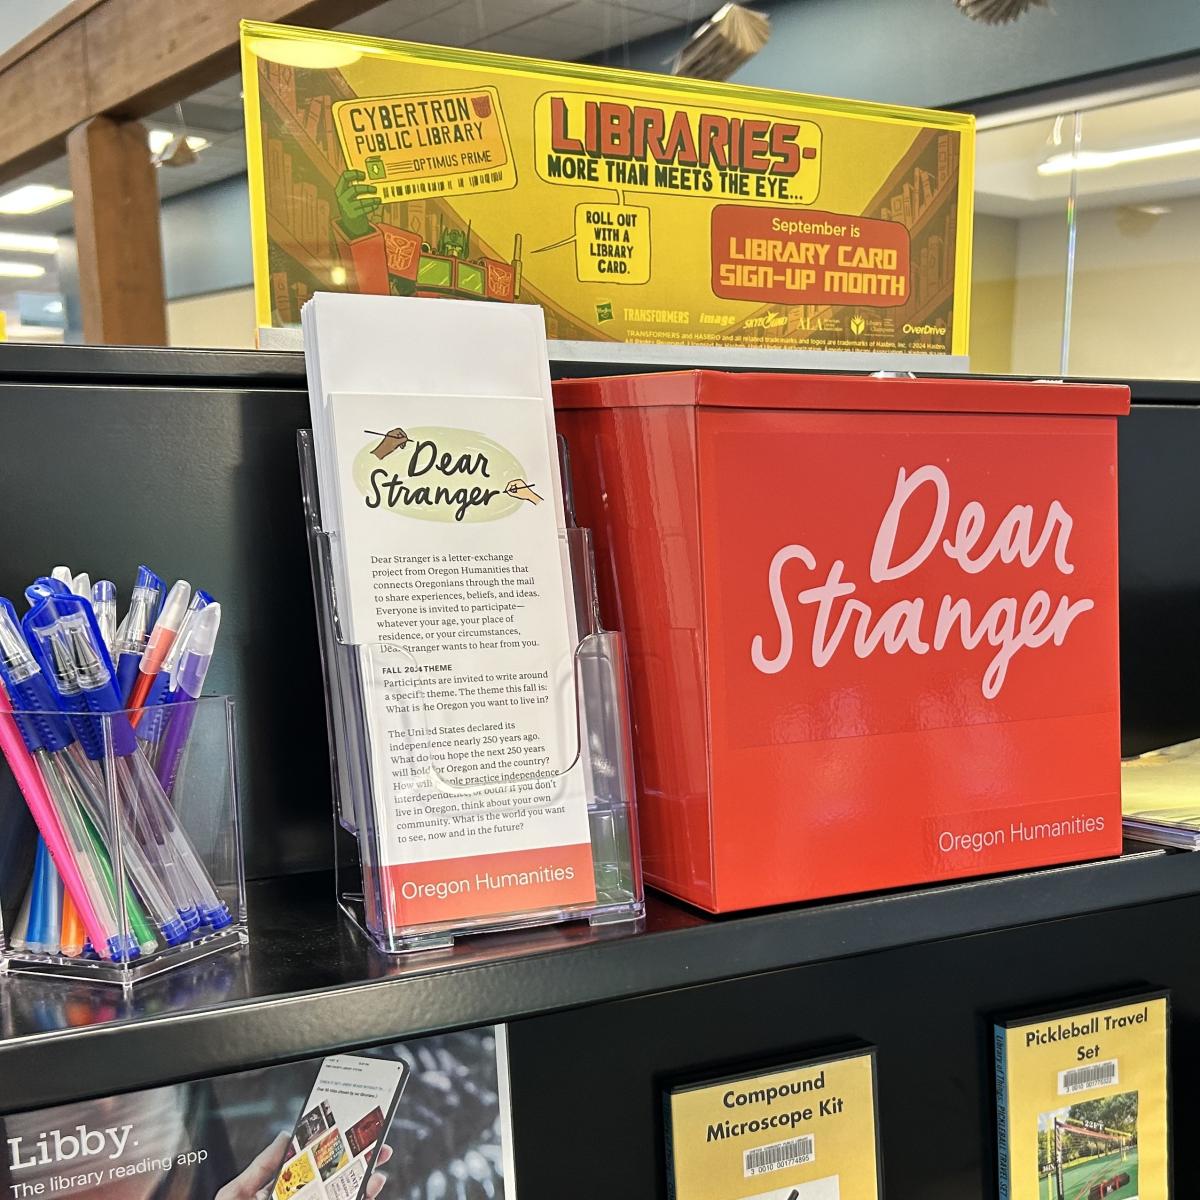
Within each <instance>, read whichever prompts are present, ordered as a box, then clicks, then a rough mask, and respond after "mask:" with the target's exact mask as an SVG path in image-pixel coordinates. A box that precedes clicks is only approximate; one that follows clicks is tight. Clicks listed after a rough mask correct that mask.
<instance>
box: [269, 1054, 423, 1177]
mask: <svg viewBox="0 0 1200 1200" xmlns="http://www.w3.org/2000/svg"><path fill="white" fill-rule="evenodd" d="M407 1079H408V1067H407V1066H406V1065H405V1064H404V1063H403V1062H399V1061H398V1060H396V1059H391V1058H373V1057H371V1056H369V1055H365V1054H336V1055H333V1056H332V1057H330V1058H327V1059H325V1060H324V1062H322V1063H321V1069H320V1070H319V1071H318V1072H317V1078H316V1081H315V1082H314V1083H313V1086H312V1090H311V1091H310V1092H309V1095H308V1099H307V1100H306V1101H305V1104H304V1108H303V1109H302V1111H301V1113H300V1116H299V1119H298V1120H297V1121H296V1127H295V1130H294V1132H293V1134H292V1138H291V1141H290V1143H289V1145H288V1147H287V1150H286V1152H285V1157H284V1162H283V1166H282V1167H281V1168H280V1171H279V1175H278V1176H277V1177H276V1180H275V1186H274V1188H273V1189H272V1191H271V1200H364V1198H365V1196H366V1189H367V1182H368V1180H369V1179H370V1178H371V1172H372V1171H373V1170H374V1169H375V1166H376V1163H377V1162H378V1160H379V1154H380V1151H381V1150H382V1149H383V1144H384V1139H385V1138H386V1137H387V1132H388V1129H389V1127H390V1126H391V1123H392V1118H393V1117H394V1116H395V1113H396V1106H397V1105H398V1104H399V1102H400V1095H401V1093H402V1092H403V1091H404V1084H405V1082H406V1081H407Z"/></svg>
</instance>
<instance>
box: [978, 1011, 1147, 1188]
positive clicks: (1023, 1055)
mask: <svg viewBox="0 0 1200 1200" xmlns="http://www.w3.org/2000/svg"><path fill="white" fill-rule="evenodd" d="M1167 1024H1168V1010H1167V997H1166V996H1165V995H1157V996H1150V997H1144V998H1139V999H1134V1000H1130V1001H1129V1002H1126V1003H1118V1004H1114V1005H1108V1006H1103V1007H1097V1008H1091V1009H1072V1010H1070V1011H1067V1012H1064V1013H1062V1014H1058V1015H1049V1016H1041V1017H1037V1018H1035V1019H1032V1020H1022V1021H1016V1022H1011V1023H1009V1024H1006V1025H1001V1026H997V1028H996V1076H997V1078H996V1086H997V1106H996V1107H997V1116H998V1126H999V1128H998V1134H997V1138H998V1148H999V1165H1000V1195H1001V1198H1002V1200H1080V1198H1081V1197H1082V1198H1083V1200H1088V1198H1089V1197H1097V1196H1103V1197H1104V1200H1136V1197H1138V1196H1141V1197H1150V1196H1163V1197H1165V1196H1166V1195H1167V1194H1168V1180H1169V1178H1170V1175H1169V1170H1168V1161H1167V1158H1168V1146H1169V1136H1168V1116H1167Z"/></svg>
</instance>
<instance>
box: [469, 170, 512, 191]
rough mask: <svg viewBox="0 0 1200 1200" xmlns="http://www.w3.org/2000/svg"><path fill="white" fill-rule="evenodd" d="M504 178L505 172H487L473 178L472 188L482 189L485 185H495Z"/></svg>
mask: <svg viewBox="0 0 1200 1200" xmlns="http://www.w3.org/2000/svg"><path fill="white" fill-rule="evenodd" d="M503 177H504V172H503V171H485V172H484V173H483V174H482V175H472V176H471V186H472V187H480V186H482V185H483V184H485V183H495V182H496V180H498V179H502V178H503Z"/></svg>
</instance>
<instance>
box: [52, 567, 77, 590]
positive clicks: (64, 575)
mask: <svg viewBox="0 0 1200 1200" xmlns="http://www.w3.org/2000/svg"><path fill="white" fill-rule="evenodd" d="M50 578H51V579H57V580H58V582H59V583H65V584H66V585H67V591H70V590H71V582H72V580H74V578H75V576H74V575H72V574H71V568H70V567H55V568H54V569H53V570H52V571H51V572H50Z"/></svg>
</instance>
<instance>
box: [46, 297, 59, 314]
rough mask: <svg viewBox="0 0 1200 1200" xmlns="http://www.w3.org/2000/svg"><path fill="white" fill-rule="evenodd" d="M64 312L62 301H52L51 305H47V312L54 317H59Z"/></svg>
mask: <svg viewBox="0 0 1200 1200" xmlns="http://www.w3.org/2000/svg"><path fill="white" fill-rule="evenodd" d="M62 310H63V302H62V301H61V300H51V301H50V303H49V304H47V305H46V312H48V313H49V314H50V315H51V316H52V317H57V316H58V315H59V314H60V313H61V312H62Z"/></svg>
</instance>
